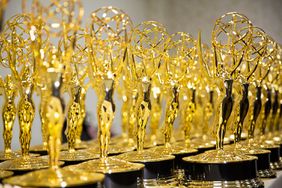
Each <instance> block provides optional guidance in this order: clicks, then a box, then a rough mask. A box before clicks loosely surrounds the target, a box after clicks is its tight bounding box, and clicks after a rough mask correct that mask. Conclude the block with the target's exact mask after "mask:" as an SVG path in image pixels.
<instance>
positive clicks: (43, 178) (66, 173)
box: [4, 168, 104, 187]
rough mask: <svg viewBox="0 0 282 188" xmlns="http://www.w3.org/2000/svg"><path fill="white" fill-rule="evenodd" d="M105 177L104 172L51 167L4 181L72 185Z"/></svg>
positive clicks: (8, 182)
mask: <svg viewBox="0 0 282 188" xmlns="http://www.w3.org/2000/svg"><path fill="white" fill-rule="evenodd" d="M103 179H104V175H103V174H98V173H85V172H81V171H79V172H78V171H74V170H68V169H53V168H50V169H44V170H38V171H35V172H31V173H27V174H25V175H22V176H14V177H12V178H8V179H5V180H4V183H7V184H10V185H17V186H23V187H66V186H67V187H72V186H83V185H93V184H96V183H99V182H102V181H103Z"/></svg>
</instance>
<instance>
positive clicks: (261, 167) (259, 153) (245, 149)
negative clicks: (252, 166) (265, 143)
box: [226, 145, 276, 178]
mask: <svg viewBox="0 0 282 188" xmlns="http://www.w3.org/2000/svg"><path fill="white" fill-rule="evenodd" d="M226 150H231V151H235V152H236V153H238V154H239V155H252V156H255V157H257V158H258V160H257V171H258V175H259V177H260V178H275V177H276V172H275V171H273V170H272V169H271V167H270V151H269V150H264V149H258V148H252V147H249V146H248V145H247V146H243V145H240V146H239V147H237V148H236V147H235V145H231V146H229V147H226Z"/></svg>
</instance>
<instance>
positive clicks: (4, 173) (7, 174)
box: [0, 170, 14, 180]
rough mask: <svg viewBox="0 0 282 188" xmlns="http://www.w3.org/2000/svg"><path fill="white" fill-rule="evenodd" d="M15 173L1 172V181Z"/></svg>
mask: <svg viewBox="0 0 282 188" xmlns="http://www.w3.org/2000/svg"><path fill="white" fill-rule="evenodd" d="M13 174H14V173H13V172H11V171H4V170H1V171H0V180H1V179H4V178H8V177H9V176H12V175H13Z"/></svg>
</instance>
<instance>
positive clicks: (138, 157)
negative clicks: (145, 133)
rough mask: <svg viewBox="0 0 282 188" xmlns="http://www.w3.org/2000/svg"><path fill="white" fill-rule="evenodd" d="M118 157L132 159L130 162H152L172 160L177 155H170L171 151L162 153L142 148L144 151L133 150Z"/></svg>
mask: <svg viewBox="0 0 282 188" xmlns="http://www.w3.org/2000/svg"><path fill="white" fill-rule="evenodd" d="M117 158H119V159H122V160H126V161H130V162H141V163H147V162H149V163H152V162H161V161H167V160H172V159H174V158H175V157H174V156H172V155H170V153H169V152H168V153H164V152H163V153H162V152H157V151H153V150H142V151H137V152H135V151H133V152H128V153H124V154H121V155H118V156H117Z"/></svg>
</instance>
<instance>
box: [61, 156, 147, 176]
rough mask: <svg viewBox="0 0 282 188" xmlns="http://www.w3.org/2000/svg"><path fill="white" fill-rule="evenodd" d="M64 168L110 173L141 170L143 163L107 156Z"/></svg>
mask: <svg viewBox="0 0 282 188" xmlns="http://www.w3.org/2000/svg"><path fill="white" fill-rule="evenodd" d="M65 168H66V169H70V170H77V171H84V172H88V173H93V172H99V173H104V174H112V173H121V172H131V171H138V170H142V169H143V168H144V165H143V164H138V163H130V162H126V161H124V160H120V159H117V158H115V157H107V158H100V159H95V160H91V161H87V162H84V163H81V164H78V165H73V166H68V167H65Z"/></svg>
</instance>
